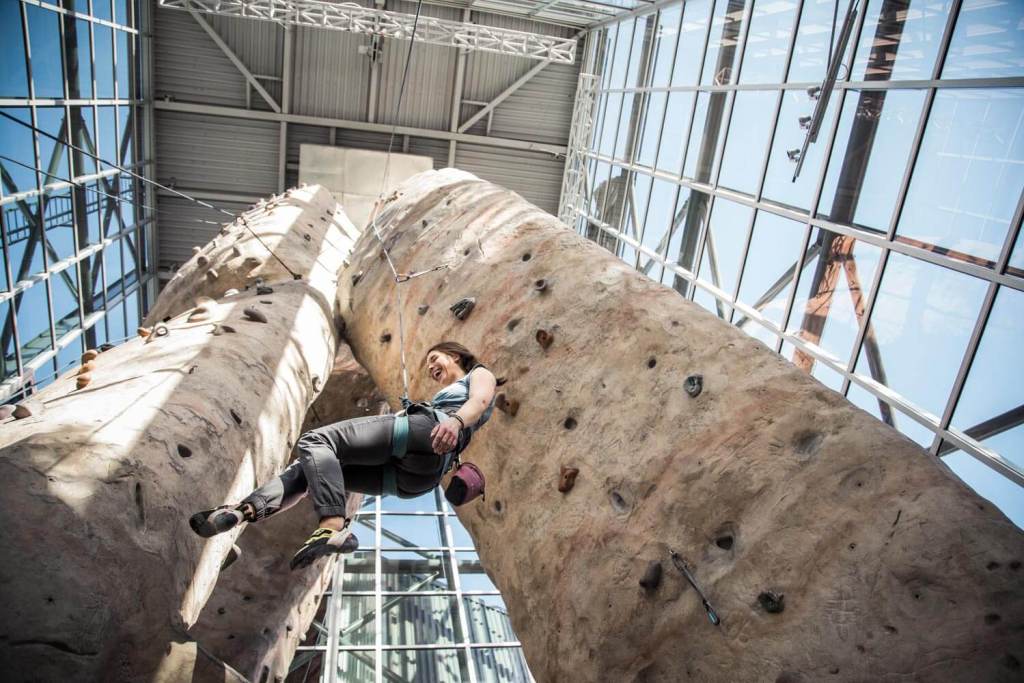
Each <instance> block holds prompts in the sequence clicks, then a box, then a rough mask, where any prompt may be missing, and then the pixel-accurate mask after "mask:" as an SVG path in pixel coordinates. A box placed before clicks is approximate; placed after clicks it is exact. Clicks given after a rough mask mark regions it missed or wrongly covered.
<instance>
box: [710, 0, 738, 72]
mask: <svg viewBox="0 0 1024 683" xmlns="http://www.w3.org/2000/svg"><path fill="white" fill-rule="evenodd" d="M746 5H747V1H746V0H719V2H717V3H715V12H714V16H713V17H712V20H711V33H710V35H709V36H708V48H707V50H706V52H705V55H704V70H703V71H702V73H701V77H700V82H701V84H703V85H725V84H727V83H732V82H733V81H734V80H735V78H734V76H735V74H734V70H735V68H736V55H737V54H738V53H739V49H738V48H739V42H740V39H741V38H742V36H743V22H744V20H745V19H746V14H747V12H746Z"/></svg>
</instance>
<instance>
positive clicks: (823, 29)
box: [786, 0, 853, 83]
mask: <svg viewBox="0 0 1024 683" xmlns="http://www.w3.org/2000/svg"><path fill="white" fill-rule="evenodd" d="M846 7H847V3H842V2H841V3H839V5H837V4H836V2H835V0H804V6H803V9H802V10H801V12H800V28H798V29H797V32H796V44H795V45H794V47H793V60H792V63H791V64H790V66H789V76H788V78H787V79H786V80H787V81H789V82H790V83H807V82H810V83H821V82H822V81H823V80H824V79H825V71H826V70H827V68H828V60H829V54H830V53H829V42H830V39H831V42H833V44H834V43H835V41H837V40H838V39H839V32H840V31H841V30H842V27H843V17H844V16H845V13H846ZM833 20H834V22H835V31H833V30H832V24H833ZM850 42H851V43H852V42H853V41H852V39H851V41H850ZM833 49H834V47H833ZM852 49H853V46H852V45H851V46H849V47H848V48H847V54H849V52H850V51H851V50H852ZM843 71H845V69H843V70H841V71H840V75H842V73H843Z"/></svg>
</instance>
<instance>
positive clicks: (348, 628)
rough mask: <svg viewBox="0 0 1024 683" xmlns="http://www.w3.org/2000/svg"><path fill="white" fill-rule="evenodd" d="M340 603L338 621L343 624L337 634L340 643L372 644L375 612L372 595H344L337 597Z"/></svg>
mask: <svg viewBox="0 0 1024 683" xmlns="http://www.w3.org/2000/svg"><path fill="white" fill-rule="evenodd" d="M338 601H339V602H340V603H341V606H340V609H339V612H340V614H339V617H340V618H339V621H340V623H342V624H344V626H342V627H341V633H340V634H339V636H340V637H339V643H340V644H342V645H373V644H374V639H375V638H374V632H373V630H374V624H373V622H374V621H375V620H376V613H375V611H374V610H375V607H374V597H373V596H372V595H344V596H340V597H339V598H338Z"/></svg>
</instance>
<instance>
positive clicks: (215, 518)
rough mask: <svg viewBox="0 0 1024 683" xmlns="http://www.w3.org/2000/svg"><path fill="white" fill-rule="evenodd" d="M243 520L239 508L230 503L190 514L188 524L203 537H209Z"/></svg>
mask: <svg viewBox="0 0 1024 683" xmlns="http://www.w3.org/2000/svg"><path fill="white" fill-rule="evenodd" d="M243 521H245V515H244V514H243V513H242V511H241V510H236V509H234V508H232V507H231V506H230V505H221V506H220V507H218V508H214V509H213V510H203V511H202V512H197V513H196V514H194V515H192V516H191V517H190V518H189V520H188V525H189V526H190V527H192V531H194V532H196V533H197V534H199V535H200V536H202V537H203V538H210V537H211V536H216V535H217V534H222V533H224V532H225V531H228V530H230V529H233V528H235V527H236V526H238V525H239V524H241V523H242V522H243Z"/></svg>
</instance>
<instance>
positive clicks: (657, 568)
mask: <svg viewBox="0 0 1024 683" xmlns="http://www.w3.org/2000/svg"><path fill="white" fill-rule="evenodd" d="M640 585H641V586H643V589H644V590H646V591H654V590H657V588H658V586H660V585H661V562H658V561H657V560H655V561H653V562H651V563H650V564H649V565H647V570H646V571H644V575H643V576H641V577H640Z"/></svg>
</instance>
